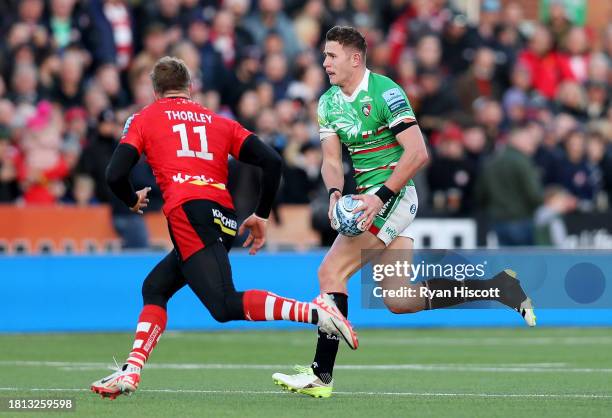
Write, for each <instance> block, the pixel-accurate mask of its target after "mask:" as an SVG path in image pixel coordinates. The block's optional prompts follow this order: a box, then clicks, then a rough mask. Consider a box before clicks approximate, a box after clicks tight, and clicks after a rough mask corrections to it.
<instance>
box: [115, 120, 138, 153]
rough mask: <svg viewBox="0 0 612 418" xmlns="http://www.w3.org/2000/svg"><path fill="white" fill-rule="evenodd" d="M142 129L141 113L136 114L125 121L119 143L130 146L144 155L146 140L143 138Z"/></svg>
mask: <svg viewBox="0 0 612 418" xmlns="http://www.w3.org/2000/svg"><path fill="white" fill-rule="evenodd" d="M141 128H142V116H141V115H140V114H139V113H134V114H133V115H132V116H130V117H129V118H128V119H127V120H126V121H125V125H124V126H123V132H122V133H121V140H120V141H119V143H120V144H129V145H131V146H133V147H134V148H136V150H137V151H138V154H142V152H143V150H144V138H143V137H142V129H141Z"/></svg>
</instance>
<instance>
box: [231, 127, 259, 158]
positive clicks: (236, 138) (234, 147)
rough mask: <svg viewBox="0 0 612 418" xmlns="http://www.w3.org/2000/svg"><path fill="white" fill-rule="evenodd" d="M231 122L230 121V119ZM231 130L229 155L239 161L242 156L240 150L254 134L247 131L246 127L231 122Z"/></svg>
mask: <svg viewBox="0 0 612 418" xmlns="http://www.w3.org/2000/svg"><path fill="white" fill-rule="evenodd" d="M228 120H229V119H228ZM229 124H230V125H229V130H230V136H229V137H230V148H229V153H230V155H231V156H232V157H234V158H236V159H238V157H239V155H240V148H241V147H242V144H243V143H244V141H245V140H246V139H247V138H248V137H249V135H252V134H253V132H251V131H249V130H248V129H246V128H245V127H244V126H242V125H241V124H239V123H238V122H236V121H233V120H229Z"/></svg>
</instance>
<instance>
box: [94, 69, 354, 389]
mask: <svg viewBox="0 0 612 418" xmlns="http://www.w3.org/2000/svg"><path fill="white" fill-rule="evenodd" d="M151 79H152V81H153V89H154V90H155V96H156V99H157V100H156V101H155V102H154V103H152V104H151V105H149V106H147V107H145V108H144V109H142V110H141V111H140V112H138V113H135V114H134V115H132V116H131V117H130V118H129V119H128V120H127V122H126V124H125V128H124V131H123V135H122V138H121V141H120V143H119V146H118V147H117V149H116V150H115V153H114V154H113V157H112V159H111V161H110V163H109V165H108V168H107V172H106V178H107V182H108V185H109V187H110V188H111V190H112V191H113V193H115V194H116V195H117V197H119V198H120V199H121V200H122V201H123V202H125V204H126V205H127V206H128V207H130V209H131V210H132V211H133V212H136V213H139V214H142V213H143V209H144V208H146V207H147V203H148V199H147V193H148V192H149V190H150V188H149V187H147V188H144V189H142V190H139V191H135V190H134V188H133V186H132V184H131V183H130V181H129V174H130V171H131V169H132V167H134V165H135V164H136V163H137V162H138V160H139V158H140V155H141V154H143V153H144V154H145V155H146V156H147V160H148V162H149V164H150V165H151V168H152V169H153V173H154V174H155V179H156V180H157V183H158V184H159V187H160V188H161V190H162V193H163V198H164V206H163V212H164V215H165V216H166V218H167V220H168V229H169V231H170V237H171V238H172V242H173V244H174V249H173V250H172V251H171V252H170V253H169V254H168V255H167V256H166V257H165V258H164V259H163V260H161V261H160V262H159V263H158V264H157V265H156V266H155V267H154V268H153V270H152V271H151V272H150V273H149V275H148V276H147V278H146V279H145V281H144V283H143V286H142V296H143V302H144V307H143V309H142V312H141V313H140V316H139V318H138V325H137V327H136V335H135V338H134V344H133V346H132V350H131V352H130V353H129V356H128V358H127V360H126V361H125V364H123V366H122V367H120V368H119V369H118V370H117V371H116V372H114V373H113V374H111V375H110V376H107V377H105V378H103V379H100V380H98V381H96V382H94V383H92V385H91V390H92V391H93V392H95V393H99V394H101V395H102V396H103V397H109V398H113V399H114V398H115V397H117V396H118V395H120V394H122V393H123V394H130V393H132V392H134V391H135V390H136V389H137V388H138V384H139V382H140V371H141V369H142V367H143V366H144V365H145V363H146V361H147V360H148V358H149V356H150V354H151V351H152V350H153V348H154V347H155V345H156V344H157V342H158V340H159V337H160V336H161V334H162V333H163V332H164V329H165V327H166V319H167V317H166V304H167V302H168V300H169V299H170V298H171V297H172V296H173V295H174V294H175V293H176V292H177V291H178V290H179V289H181V288H182V287H183V286H185V285H188V286H189V287H190V288H191V290H192V291H193V292H194V293H195V294H196V296H197V297H198V298H199V299H200V301H201V302H202V303H203V304H204V306H206V308H207V309H208V310H209V311H210V313H211V315H212V316H213V318H215V320H217V321H219V322H227V321H235V320H248V321H274V320H288V321H295V322H304V323H310V324H315V325H318V326H319V327H320V328H323V329H325V330H326V332H328V333H331V334H334V335H337V336H339V337H342V338H343V339H344V340H345V341H346V342H347V343H348V344H349V346H351V348H353V349H356V348H357V345H358V342H357V337H356V335H355V333H354V331H353V329H352V327H351V325H350V324H349V323H348V321H347V320H346V318H345V317H344V316H343V315H342V314H341V313H340V311H339V310H338V308H337V307H336V305H335V303H334V302H333V300H332V299H331V298H330V297H329V296H328V295H322V296H319V297H317V298H316V299H315V300H314V301H313V302H299V301H296V300H293V299H287V298H283V297H281V296H278V295H275V294H273V293H270V292H267V291H263V290H247V291H245V292H239V291H236V289H235V288H234V283H233V280H232V273H231V267H230V263H229V259H228V251H229V250H230V247H231V244H232V241H233V239H234V237H235V235H236V233H238V234H241V233H242V232H243V231H247V230H248V231H249V235H248V237H247V240H246V241H245V244H244V246H245V247H250V251H249V253H250V254H255V253H256V252H257V251H258V250H259V249H260V248H261V247H262V246H263V245H264V243H265V231H266V219H267V218H268V216H269V214H270V209H271V207H272V203H273V201H274V197H275V195H276V191H277V189H278V185H279V182H280V176H281V159H280V157H279V156H278V154H277V153H276V152H275V151H274V150H273V149H272V148H270V147H268V146H267V145H265V144H264V143H263V142H261V141H260V140H259V139H258V138H257V136H256V135H254V134H253V133H251V132H249V131H248V130H246V129H245V128H244V127H242V126H241V125H240V124H239V123H237V122H235V121H232V120H230V119H226V118H224V117H221V116H219V115H217V114H215V113H213V112H212V111H210V110H209V109H207V108H205V107H203V106H201V105H200V104H198V103H196V102H194V101H192V100H191V99H190V84H191V81H190V75H189V71H188V69H187V67H186V66H185V63H184V62H183V61H181V60H179V59H177V58H173V57H163V58H161V59H160V60H159V61H158V62H157V63H156V64H155V67H154V69H153V72H152V73H151ZM228 155H231V156H232V157H234V158H237V159H238V160H240V161H243V162H245V163H248V164H253V165H256V166H259V167H261V168H262V171H263V176H262V191H261V194H260V198H259V202H258V204H257V208H256V210H255V213H253V214H252V215H251V216H249V217H248V218H247V219H246V220H245V221H244V222H243V224H242V225H241V226H240V228H238V225H237V222H236V216H235V214H234V210H233V209H234V206H233V203H232V198H231V196H230V194H229V192H228V191H227V188H226V184H227V172H228V164H227V161H228Z"/></svg>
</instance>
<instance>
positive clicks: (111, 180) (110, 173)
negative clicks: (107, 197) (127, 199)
mask: <svg viewBox="0 0 612 418" xmlns="http://www.w3.org/2000/svg"><path fill="white" fill-rule="evenodd" d="M104 179H105V180H106V184H108V185H109V186H111V187H112V186H113V185H115V184H117V183H119V181H121V174H120V173H119V172H117V170H116V169H114V168H113V165H112V164H109V165H108V167H106V171H105V172H104Z"/></svg>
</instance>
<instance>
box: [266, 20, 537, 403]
mask: <svg viewBox="0 0 612 418" xmlns="http://www.w3.org/2000/svg"><path fill="white" fill-rule="evenodd" d="M325 40H326V42H325V49H324V55H325V60H324V61H323V67H324V68H325V72H326V73H327V75H328V77H329V81H330V83H331V84H332V86H331V88H330V89H329V90H327V91H326V92H325V93H324V94H323V95H322V96H321V98H320V99H319V107H318V118H319V126H320V139H321V144H322V150H323V165H322V168H321V171H322V174H323V180H324V182H325V185H326V186H327V188H328V190H329V217H330V219H331V210H332V208H333V207H334V205H335V203H336V202H337V201H338V199H340V198H341V197H342V192H341V191H342V188H343V186H344V175H343V166H342V148H341V144H344V145H346V147H347V148H348V151H349V153H350V156H351V159H352V161H353V167H354V170H355V180H356V182H357V192H358V194H357V195H355V196H353V197H354V198H355V199H358V200H360V201H361V202H362V206H361V208H360V209H361V210H363V212H364V213H363V214H362V215H361V218H360V219H359V220H362V219H365V220H366V222H365V227H364V228H363V229H364V231H366V232H364V233H362V234H361V235H358V236H355V237H347V236H343V235H338V237H337V238H336V240H335V241H334V243H333V245H332V247H331V248H330V250H329V251H328V253H327V255H326V256H325V258H324V260H323V262H322V264H321V266H320V268H319V271H318V277H319V285H320V287H321V292H322V293H327V294H330V295H331V296H332V297H333V298H334V300H335V302H336V305H337V306H338V308H339V309H340V311H341V312H342V313H343V314H344V315H345V316H347V313H348V312H347V311H348V294H347V281H348V279H349V278H350V277H351V276H352V275H353V274H354V273H355V272H357V271H358V270H359V269H360V268H361V265H362V257H361V255H362V254H361V251H362V250H384V251H383V252H382V256H381V258H380V259H379V260H378V261H382V262H384V259H385V255H386V254H389V261H390V262H391V263H392V262H393V261H394V260H396V259H397V256H396V255H395V254H405V256H402V257H403V258H404V260H408V261H409V262H410V261H411V254H412V247H413V238H412V236H411V233H410V224H411V223H412V221H413V220H414V217H415V215H416V212H417V208H418V199H417V193H416V190H415V187H414V183H413V181H412V177H413V176H414V175H415V174H416V172H417V171H418V170H419V169H420V168H422V167H423V166H424V165H425V164H426V163H427V161H428V154H427V148H426V146H425V141H424V139H423V136H422V134H421V130H420V129H419V126H418V125H417V122H416V118H415V115H414V112H413V111H412V108H411V107H410V103H409V101H408V98H407V97H406V94H405V93H404V91H403V90H402V88H401V87H400V86H398V85H397V84H396V83H395V82H394V81H393V80H391V79H389V78H388V77H385V76H383V75H380V74H376V73H373V72H371V71H370V70H368V69H367V67H366V41H365V39H364V37H363V36H362V35H361V34H360V33H359V32H358V31H357V30H355V29H354V28H351V27H346V26H345V27H341V26H336V27H334V28H332V29H330V30H329V32H328V33H327V35H326V39H325ZM359 220H358V221H359ZM387 249H389V250H399V251H387ZM514 277H515V274H514V272H512V271H511V270H505V271H503V272H501V273H499V274H498V275H496V276H495V277H494V278H492V279H489V280H477V279H476V280H463V281H458V280H454V279H438V278H436V279H430V280H427V281H424V282H420V283H414V284H407V282H406V280H405V278H404V279H403V280H392V279H389V280H387V279H385V280H383V282H382V288H383V289H386V290H394V289H399V288H400V286H402V287H403V288H413V289H414V290H415V293H414V294H415V295H416V296H414V297H386V298H384V302H385V305H386V306H387V308H388V309H389V310H390V311H391V312H393V313H414V312H419V311H422V310H426V309H438V308H444V307H448V306H453V305H457V304H460V303H464V302H468V301H473V300H476V298H470V297H466V296H453V297H438V298H431V297H427V296H421V295H424V294H425V293H426V292H422V291H421V288H424V289H423V290H427V291H428V292H430V293H431V292H433V293H439V294H441V293H445V294H453V291H454V290H455V289H465V290H470V291H479V290H485V289H491V288H499V289H500V290H501V294H500V295H498V296H497V297H490V298H488V299H492V300H498V301H500V302H501V303H504V304H505V305H507V306H509V307H511V308H513V309H515V310H516V311H517V312H519V313H521V314H522V315H523V318H525V321H526V322H527V323H528V324H529V325H530V326H533V325H535V316H534V315H533V309H532V306H531V301H530V299H529V298H527V296H526V295H525V293H524V292H523V290H522V288H521V286H520V284H519V282H518V280H516V279H515V278H514ZM425 288H426V289H425ZM464 294H465V293H461V295H464ZM480 300H482V298H481V299H480ZM338 344H339V341H338V338H337V337H335V336H333V335H329V334H326V333H324V332H322V331H321V330H319V338H318V341H317V349H316V353H315V358H314V361H313V362H312V364H311V366H309V367H301V366H296V370H297V374H293V375H286V374H282V373H275V374H274V375H273V376H272V378H273V380H274V382H275V383H276V384H278V385H281V386H282V387H283V388H285V389H287V390H291V391H295V392H299V393H303V394H306V395H310V396H314V397H329V396H331V393H332V389H333V379H332V372H333V366H334V362H335V358H336V354H337V351H338Z"/></svg>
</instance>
